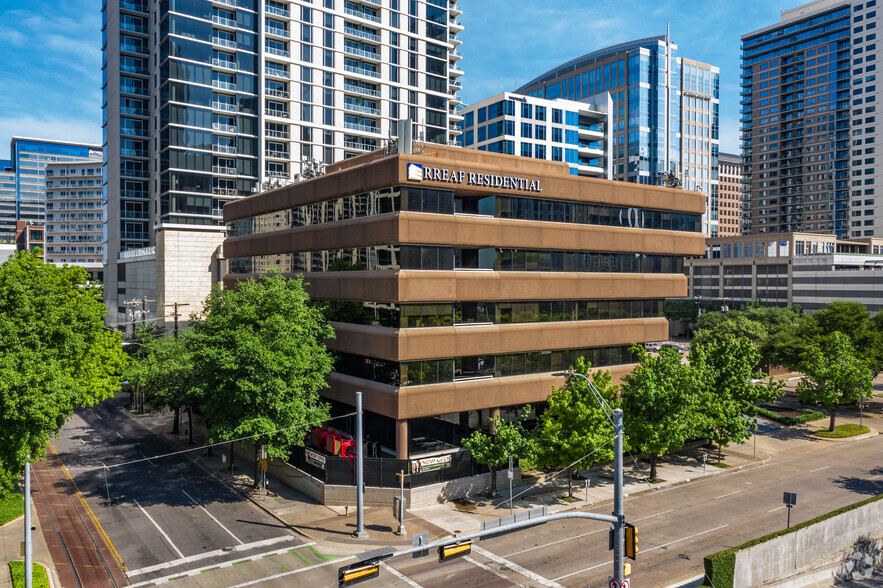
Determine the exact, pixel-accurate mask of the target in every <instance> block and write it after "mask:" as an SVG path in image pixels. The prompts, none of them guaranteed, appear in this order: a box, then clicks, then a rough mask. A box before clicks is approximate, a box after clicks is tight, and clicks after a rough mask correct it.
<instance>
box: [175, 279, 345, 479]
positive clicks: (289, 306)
mask: <svg viewBox="0 0 883 588" xmlns="http://www.w3.org/2000/svg"><path fill="white" fill-rule="evenodd" d="M303 286H304V283H303V280H302V279H300V278H297V279H286V278H285V277H283V276H282V275H280V274H278V273H275V272H271V273H268V274H266V275H265V276H263V277H262V278H261V279H260V280H254V279H250V280H247V281H243V282H240V283H239V284H238V285H237V286H236V288H234V289H229V290H221V289H220V288H215V289H214V290H213V291H212V293H211V295H210V296H209V297H208V298H207V299H206V301H205V303H204V306H203V316H202V320H197V318H196V317H193V318H192V319H191V320H192V323H193V326H192V327H191V328H190V333H189V334H188V336H187V338H186V340H187V345H188V347H189V348H190V349H191V350H192V357H193V368H194V372H195V378H194V387H196V388H197V389H198V391H197V393H198V395H199V396H200V397H201V398H202V405H201V407H202V411H203V415H204V416H205V421H206V425H207V427H208V434H209V438H210V439H211V440H212V441H223V440H232V439H237V438H240V437H247V436H250V435H260V437H258V438H256V439H255V440H254V441H253V442H254V445H255V469H254V472H255V476H254V479H255V485H257V480H258V467H259V459H258V457H259V454H260V453H259V452H260V448H261V446H262V445H266V447H267V453H268V455H269V456H270V457H275V458H282V459H284V458H287V457H288V455H289V449H290V447H291V446H292V445H302V444H303V439H304V435H305V433H306V431H307V430H308V427H307V426H304V427H302V428H294V427H296V426H297V425H299V424H304V423H316V422H320V421H323V420H326V419H327V418H328V407H327V406H326V405H324V404H322V403H321V402H320V401H319V390H320V389H322V388H324V387H325V386H326V383H325V377H326V376H327V375H328V373H329V372H330V371H331V368H332V365H333V361H332V356H331V354H330V353H329V352H328V350H327V349H326V347H325V344H324V342H323V340H324V339H327V338H331V337H333V336H334V331H333V330H332V329H331V327H330V326H329V325H328V324H327V323H326V322H325V320H324V318H323V317H322V312H321V310H320V309H318V308H316V307H315V306H313V305H311V304H310V303H309V297H308V296H307V294H306V292H304V288H303Z"/></svg>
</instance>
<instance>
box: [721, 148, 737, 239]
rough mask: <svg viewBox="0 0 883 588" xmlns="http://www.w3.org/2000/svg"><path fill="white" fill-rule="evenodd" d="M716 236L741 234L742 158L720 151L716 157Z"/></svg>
mask: <svg viewBox="0 0 883 588" xmlns="http://www.w3.org/2000/svg"><path fill="white" fill-rule="evenodd" d="M718 163H719V165H720V171H719V172H718V180H719V186H720V187H719V192H718V223H717V226H718V229H717V236H718V237H738V236H739V235H741V234H742V158H741V157H740V156H738V155H735V154H733V153H721V154H720V157H719V158H718Z"/></svg>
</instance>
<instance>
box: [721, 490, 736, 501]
mask: <svg viewBox="0 0 883 588" xmlns="http://www.w3.org/2000/svg"><path fill="white" fill-rule="evenodd" d="M740 492H742V491H741V490H736V491H735V492H730V493H729V494H721V495H720V496H715V497H714V499H715V500H717V499H718V498H726V497H727V496H732V495H733V494H738V493H740Z"/></svg>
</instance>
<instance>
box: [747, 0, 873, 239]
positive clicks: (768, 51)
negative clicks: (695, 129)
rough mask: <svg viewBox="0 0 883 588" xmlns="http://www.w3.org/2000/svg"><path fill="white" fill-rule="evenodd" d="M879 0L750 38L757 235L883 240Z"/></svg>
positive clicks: (809, 13) (750, 216)
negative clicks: (879, 193) (879, 187)
mask: <svg viewBox="0 0 883 588" xmlns="http://www.w3.org/2000/svg"><path fill="white" fill-rule="evenodd" d="M877 12H878V11H877V2H876V0H868V1H864V0H862V1H854V0H839V1H836V0H818V1H816V2H811V3H808V4H804V5H802V6H798V7H797V8H794V9H791V10H786V11H784V12H782V16H781V20H780V22H778V23H776V24H774V25H770V26H767V27H764V28H762V29H759V30H756V31H754V32H751V33H748V34H745V35H743V36H742V102H741V103H742V118H741V120H742V127H741V132H742V157H743V164H744V174H745V177H744V193H745V196H746V199H747V201H748V202H749V206H748V207H747V210H745V214H744V217H743V230H744V231H745V232H746V233H749V234H755V235H757V234H762V233H791V232H799V231H806V232H823V233H830V234H834V235H836V236H837V237H838V238H841V239H842V238H855V237H874V236H876V237H880V236H881V235H883V224H881V223H883V209H881V205H880V204H878V203H877V198H876V196H877V195H876V194H875V190H876V187H877V185H878V184H879V183H880V179H881V178H880V166H879V165H877V164H876V155H877V154H876V152H875V151H876V140H877V136H878V133H877V130H876V127H877V122H876V117H877V115H876V109H877V98H878V97H879V95H880V91H879V90H878V89H877V83H876V78H877V72H876V70H877V56H878V55H879V50H878V49H877V27H878V23H879V21H880V17H879V16H877Z"/></svg>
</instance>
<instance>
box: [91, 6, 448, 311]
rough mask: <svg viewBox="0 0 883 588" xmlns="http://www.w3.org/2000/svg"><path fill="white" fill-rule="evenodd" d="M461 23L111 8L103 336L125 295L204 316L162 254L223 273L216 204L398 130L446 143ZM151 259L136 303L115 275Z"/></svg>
mask: <svg viewBox="0 0 883 588" xmlns="http://www.w3.org/2000/svg"><path fill="white" fill-rule="evenodd" d="M460 14H461V11H460V9H459V8H458V3H457V1H456V0H388V1H384V2H382V3H381V2H379V1H378V0H370V1H369V0H321V1H319V0H313V1H311V0H161V1H160V0H106V2H105V3H104V6H103V8H102V16H103V29H102V31H103V54H104V64H103V72H104V96H103V99H104V141H105V147H106V160H105V165H106V170H105V178H106V184H105V196H104V197H105V201H106V208H107V221H106V222H107V225H106V229H105V233H106V251H105V264H106V266H107V267H106V270H105V281H106V288H105V296H106V302H107V305H108V308H109V309H110V311H111V315H110V320H111V322H114V321H121V320H124V317H125V300H126V299H127V298H132V297H133V295H134V296H135V297H142V296H144V297H147V298H150V299H155V300H156V305H157V308H160V309H161V308H164V307H165V306H166V305H167V304H172V303H174V302H180V303H184V302H187V303H190V304H191V305H193V306H194V307H198V305H199V304H201V301H202V299H203V298H204V297H205V295H207V294H208V289H207V285H208V287H210V281H209V280H207V279H202V278H200V279H199V284H196V283H193V284H191V285H189V286H186V285H182V286H181V287H180V288H178V289H177V293H176V294H173V293H172V292H171V290H169V287H170V284H173V283H179V285H180V282H181V280H187V279H190V278H191V277H193V273H192V271H191V270H187V271H183V270H181V269H180V268H177V269H173V270H169V268H166V267H165V265H164V264H165V263H167V261H173V260H172V258H163V257H162V255H161V252H162V251H163V250H167V249H164V247H165V246H164V243H167V242H171V240H174V242H175V243H177V244H182V243H185V242H186V243H188V244H189V245H188V247H189V248H188V249H186V250H185V249H179V251H180V252H182V254H184V255H187V256H189V257H190V258H191V259H193V260H196V259H202V260H204V263H203V264H202V265H203V267H209V266H210V265H211V266H213V267H219V263H218V262H219V260H222V257H223V256H222V252H221V243H222V241H223V236H224V230H225V228H224V225H223V223H222V219H221V216H222V215H221V209H222V208H223V206H224V204H225V203H227V202H230V201H231V200H235V199H237V198H241V197H245V196H250V195H251V194H253V193H255V192H259V191H261V190H263V189H266V188H269V187H273V186H278V185H284V184H286V183H290V182H292V181H294V180H295V179H297V178H298V177H299V174H302V173H304V171H305V167H310V168H311V169H312V168H315V165H316V163H324V164H331V163H333V162H335V161H339V160H343V159H346V158H348V157H352V156H354V155H358V154H361V153H365V152H368V151H372V150H374V149H377V148H380V147H382V146H383V145H384V144H385V141H386V140H387V139H389V138H390V136H391V134H392V132H391V131H392V129H393V126H394V125H393V123H394V122H395V121H397V120H400V119H403V118H407V119H410V120H411V121H412V123H413V124H414V127H415V128H414V133H413V136H414V137H416V138H417V139H420V140H424V141H428V142H434V143H442V144H446V143H449V142H455V141H456V137H457V136H458V135H459V132H460V131H459V129H458V128H457V127H456V124H455V123H456V122H458V121H459V120H461V119H460V118H459V117H458V116H457V114H456V113H455V112H454V108H455V106H456V105H458V104H459V103H460V102H459V99H458V92H459V90H460V84H459V82H458V81H457V80H458V78H459V77H460V76H461V75H463V72H462V71H461V70H460V67H459V61H460V59H461V57H462V55H461V54H460V53H459V51H458V50H457V47H458V46H459V45H460V44H461V39H460V37H459V36H458V33H459V32H461V31H462V30H463V26H462V24H461V23H460V21H459V20H458V17H459V15H460ZM173 233H174V235H173ZM176 246H177V245H176ZM154 252H155V253H154ZM142 254H143V255H142ZM154 254H155V255H156V257H155V258H154V259H155V262H156V265H157V267H155V268H154V269H151V270H150V272H155V274H156V276H157V280H156V283H158V284H160V285H158V286H157V287H156V290H155V291H143V288H141V287H140V286H139V287H138V291H137V292H135V291H133V288H135V282H134V280H133V277H132V276H128V279H126V278H127V275H126V274H127V270H119V271H118V267H117V266H118V265H121V264H123V263H125V264H129V271H128V273H130V274H131V273H132V272H131V270H132V269H133V268H134V267H135V265H132V264H133V263H134V261H133V260H136V259H138V258H140V257H144V258H145V259H144V260H146V258H149V257H150V256H152V255H154ZM164 259H165V260H167V261H164ZM197 265H198V264H194V266H193V268H195V267H197ZM220 265H223V264H222V263H220ZM167 270H169V271H167ZM202 273H203V274H205V275H206V276H207V275H208V273H206V272H205V271H203V272H202ZM139 274H144V272H141V271H140V270H139ZM145 275H146V274H145ZM163 276H165V277H166V279H163ZM144 283H147V282H144ZM181 297H184V298H187V300H183V299H180V298H181ZM172 298H175V299H174V300H173V299H172ZM154 316H157V317H158V318H160V320H162V316H163V313H162V312H159V313H157V314H156V315H154Z"/></svg>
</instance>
